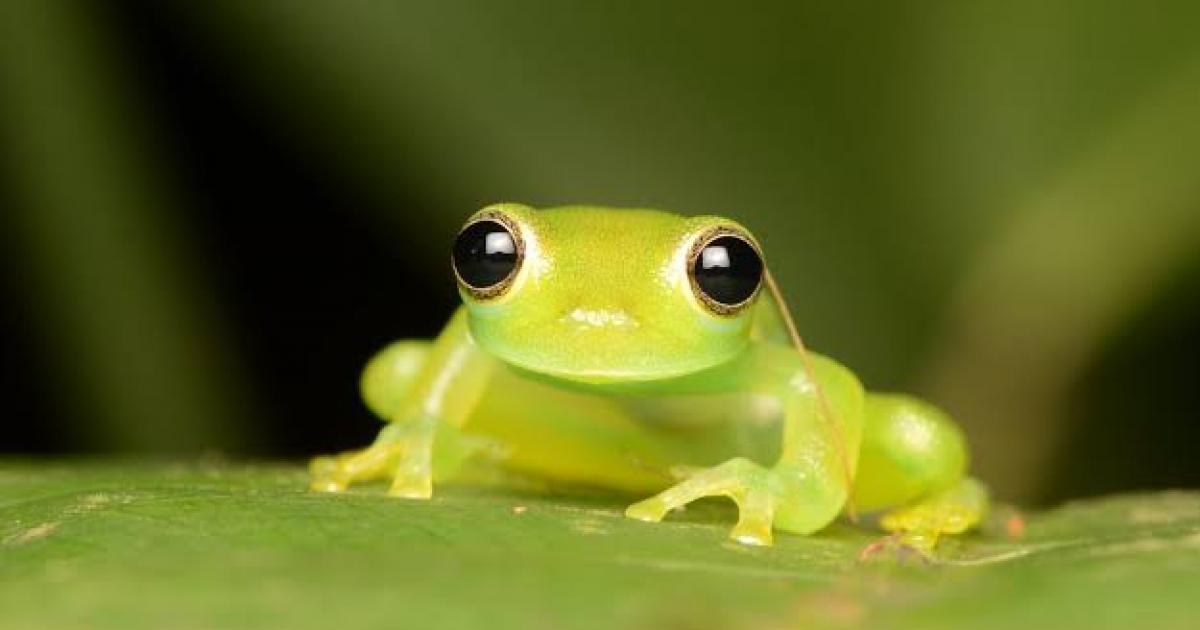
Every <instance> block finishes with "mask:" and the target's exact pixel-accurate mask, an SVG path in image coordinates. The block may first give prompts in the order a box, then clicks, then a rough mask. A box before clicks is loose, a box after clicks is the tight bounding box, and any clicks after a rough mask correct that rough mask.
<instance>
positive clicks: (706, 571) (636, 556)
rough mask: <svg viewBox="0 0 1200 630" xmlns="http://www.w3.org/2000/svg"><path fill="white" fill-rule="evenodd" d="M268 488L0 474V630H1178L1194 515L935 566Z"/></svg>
mask: <svg viewBox="0 0 1200 630" xmlns="http://www.w3.org/2000/svg"><path fill="white" fill-rule="evenodd" d="M305 482H306V475H305V473H304V471H303V470H302V469H300V468H298V467H292V466H268V465H261V466H246V465H229V464H222V463H207V464H204V463H201V464H187V465H184V464H146V463H136V464H129V463H106V462H85V463H79V462H73V463H64V464H55V463H29V462H7V463H3V464H0V626H3V627H22V628H26V627H68V628H69V627H87V628H110V627H111V628H136V627H173V628H179V627H223V628H238V627H245V628H252V627H287V628H306V627H314V628H317V627H321V628H329V627H364V626H389V627H457V626H476V627H489V628H507V627H512V628H528V627H546V628H571V627H580V628H584V627H627V626H633V627H667V628H690V627H712V626H735V627H755V628H760V627H812V626H839V625H854V624H858V623H871V624H873V625H882V626H886V627H921V628H924V627H931V626H964V625H971V626H974V627H978V626H984V627H989V626H996V627H1003V626H1015V625H1023V626H1026V627H1049V626H1051V625H1054V626H1058V627H1076V626H1079V627H1082V626H1090V627H1095V626H1113V627H1115V626H1127V625H1134V624H1136V625H1137V626H1139V627H1146V626H1154V627H1162V626H1176V627H1182V626H1184V625H1187V624H1189V623H1195V621H1196V620H1197V615H1198V612H1197V611H1198V610H1200V609H1198V608H1197V606H1196V601H1195V599H1196V596H1197V594H1200V494H1198V493H1185V492H1164V493H1155V494H1143V495H1131V496H1118V497H1111V498H1104V499H1096V500H1090V501H1085V502H1079V503H1074V504H1070V505H1067V506H1064V507H1061V508H1058V509H1055V510H1051V511H1049V512H1045V513H1042V514H1037V515H1032V516H1030V517H1029V518H1028V522H1027V526H1026V534H1025V536H1024V537H1022V538H1021V539H1019V540H1012V539H1008V538H1007V537H1005V536H1002V535H999V534H995V533H993V534H978V535H974V536H970V537H968V538H966V539H964V540H962V541H957V542H955V541H951V544H948V545H945V547H944V548H943V550H942V552H941V556H940V557H939V559H938V560H937V561H936V562H932V563H925V562H920V561H914V560H912V559H911V558H910V559H909V561H907V562H905V561H898V560H897V557H898V556H897V555H896V554H894V553H891V552H887V553H885V554H884V555H883V556H881V557H877V558H876V560H874V561H872V562H868V563H865V564H864V563H862V562H859V561H858V559H857V558H858V554H859V553H860V551H861V550H862V549H863V547H864V546H866V545H867V544H869V543H870V542H872V541H873V540H876V539H877V538H878V534H877V533H875V532H872V531H870V530H867V529H864V528H859V527H853V526H850V525H837V526H834V527H832V528H830V529H829V530H828V531H826V532H823V533H822V534H820V535H817V536H812V537H807V538H805V537H799V536H791V535H786V534H782V535H779V536H778V537H777V541H776V545H775V546H774V547H770V548H750V547H743V546H739V545H736V544H733V543H731V542H730V541H728V540H727V538H726V536H727V533H728V529H729V527H730V525H731V524H732V518H733V512H732V510H731V509H730V508H729V506H727V505H725V504H723V503H720V502H712V503H705V504H700V505H697V506H696V507H694V508H692V509H689V510H688V511H686V512H685V513H682V514H679V515H676V516H673V517H672V519H671V521H670V522H668V523H663V524H647V523H641V522H636V521H630V520H627V519H625V518H623V516H622V514H621V508H622V506H623V503H622V501H621V500H613V499H609V498H605V497H599V496H574V497H571V498H565V497H554V496H547V495H537V494H529V493H524V492H520V491H515V490H501V489H497V488H482V487H481V488H461V487H460V488H443V489H441V490H440V491H439V494H438V496H437V497H436V498H434V499H433V500H432V501H428V502H414V501H404V500H396V499H390V498H388V497H386V496H383V494H382V492H381V491H380V490H379V489H378V488H365V489H362V490H358V491H354V492H351V493H347V494H342V495H323V494H313V493H309V492H307V491H306V490H305Z"/></svg>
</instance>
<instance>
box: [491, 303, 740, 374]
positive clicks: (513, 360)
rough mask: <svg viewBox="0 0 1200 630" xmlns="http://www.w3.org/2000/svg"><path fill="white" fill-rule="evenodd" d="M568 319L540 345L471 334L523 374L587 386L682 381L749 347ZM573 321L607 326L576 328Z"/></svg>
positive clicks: (602, 315) (586, 315) (575, 315)
mask: <svg viewBox="0 0 1200 630" xmlns="http://www.w3.org/2000/svg"><path fill="white" fill-rule="evenodd" d="M567 317H568V318H570V320H572V321H560V322H559V324H560V325H551V326H547V327H545V328H543V329H541V330H540V332H539V333H538V334H537V339H538V343H508V340H506V339H504V338H501V337H497V336H495V333H494V332H493V333H489V332H485V331H484V330H480V331H478V332H475V331H473V336H474V337H475V340H476V342H477V343H479V344H480V345H481V346H482V347H483V348H484V349H485V350H486V351H487V352H488V354H491V355H492V356H494V357H496V358H497V359H499V360H500V361H502V362H503V363H506V364H508V365H510V366H512V367H514V368H517V369H518V370H520V371H521V372H525V373H529V374H532V375H537V376H541V377H544V378H549V379H555V380H561V381H570V382H574V383H580V384H587V385H602V384H611V383H633V382H649V381H663V380H669V379H674V378H679V377H682V376H687V375H689V374H694V373H697V372H701V371H704V370H707V369H709V368H712V367H714V366H716V365H719V364H721V363H724V362H726V361H728V360H729V359H731V358H732V357H733V356H734V355H736V354H737V353H738V352H740V351H741V350H742V349H743V348H744V347H745V345H744V344H736V345H731V346H730V347H729V348H727V349H725V351H716V350H714V349H713V348H712V347H711V346H709V347H705V348H703V349H699V348H695V347H692V346H691V345H690V344H687V343H686V342H685V341H683V340H681V339H680V338H679V337H678V335H675V334H673V333H674V332H675V331H672V330H661V329H656V328H651V327H649V326H643V325H641V324H639V323H638V322H637V321H636V320H635V319H632V318H627V317H625V316H623V315H622V314H620V313H617V312H612V311H608V312H595V311H577V312H575V311H573V312H572V313H570V314H568V316H567ZM575 319H583V320H591V321H602V322H604V323H603V325H593V324H591V323H588V324H587V325H578V324H577V322H575V321H574V320H575ZM524 336H525V335H522V337H524Z"/></svg>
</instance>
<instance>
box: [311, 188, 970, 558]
mask: <svg viewBox="0 0 1200 630" xmlns="http://www.w3.org/2000/svg"><path fill="white" fill-rule="evenodd" d="M480 212H481V213H483V212H486V213H492V214H495V213H500V214H501V215H502V216H503V217H504V218H506V220H507V221H509V222H510V223H512V224H513V225H515V226H517V228H518V229H519V233H520V236H521V238H522V240H523V242H524V243H523V244H524V261H523V263H522V265H521V267H520V269H519V271H518V272H517V275H516V276H515V278H514V280H513V282H512V284H511V286H510V287H509V288H508V289H507V290H506V291H505V292H503V293H502V294H500V295H497V296H489V297H486V298H477V297H475V296H474V295H473V294H472V292H470V291H468V290H466V289H465V288H462V287H460V294H461V295H462V298H463V302H464V306H463V307H461V308H459V309H458V310H457V311H456V312H455V314H454V316H453V317H452V318H451V319H450V322H449V323H448V324H447V326H446V328H445V329H444V330H443V331H442V333H441V334H440V335H439V336H438V337H437V339H435V340H434V341H432V342H426V341H401V342H397V343H395V344H393V345H391V346H389V347H388V348H386V349H385V350H383V351H382V352H381V353H380V354H379V355H377V356H376V357H375V358H374V359H372V361H371V362H370V364H369V365H368V366H367V369H366V371H365V372H364V375H363V393H364V397H365V398H366V401H367V403H368V405H369V406H370V407H371V409H372V410H373V411H375V412H376V413H377V414H378V415H379V416H380V417H382V418H384V419H386V420H388V421H389V422H390V423H389V424H388V426H387V427H385V428H384V429H383V431H382V432H381V433H380V436H379V438H378V439H377V440H376V442H375V443H374V444H373V445H372V446H370V447H368V448H366V449H364V450H362V451H356V452H352V453H346V454H343V455H340V456H337V457H333V458H319V459H317V460H315V461H314V463H313V474H314V479H313V487H314V489H318V490H325V491H339V490H342V489H344V488H346V486H347V485H349V484H350V483H353V482H356V481H361V480H366V479H375V478H388V479H390V480H391V489H390V493H391V494H393V495H396V496H402V497H409V498H427V497H430V496H431V495H432V492H433V484H434V481H435V480H436V481H438V482H441V481H442V480H450V479H453V478H455V477H458V476H461V475H463V474H465V472H464V471H466V470H468V469H469V468H470V467H469V466H468V464H469V463H478V462H479V461H481V460H484V461H491V462H493V463H498V464H500V465H501V466H503V467H504V468H508V469H511V470H515V471H520V472H522V473H526V474H529V475H533V476H536V477H541V478H545V479H548V480H552V481H556V482H567V483H580V484H587V485H593V486H603V487H608V488H612V489H616V490H621V491H627V492H630V493H645V494H649V493H658V494H655V495H654V496H652V497H651V498H649V499H646V500H643V501H641V502H638V503H635V504H633V505H631V506H630V507H629V508H628V510H627V514H628V515H629V516H630V517H632V518H638V519H642V520H648V521H657V520H660V519H662V518H663V517H664V516H665V515H666V514H667V513H668V512H669V511H670V510H671V509H674V508H678V507H681V506H683V505H684V504H686V503H688V502H690V501H693V500H695V499H698V498H701V497H704V496H713V495H720V496H728V497H730V498H732V499H733V500H734V501H735V502H737V504H738V506H739V515H740V516H739V520H738V523H737V525H736V526H735V527H734V529H733V533H732V536H733V538H734V539H736V540H738V541H740V542H744V543H747V544H770V542H771V536H772V530H773V529H778V530H784V531H788V532H794V533H799V534H807V533H810V532H814V531H816V530H819V529H821V528H822V527H824V526H825V525H827V524H828V523H829V522H830V521H832V520H833V519H835V518H836V517H837V516H838V515H839V514H840V513H841V512H843V511H844V510H846V509H847V508H848V507H850V506H853V508H854V509H855V510H857V511H860V512H868V511H880V510H890V511H889V512H888V513H887V514H886V515H885V516H884V518H883V519H882V521H881V522H882V524H883V526H884V527H885V528H887V529H891V530H895V531H898V532H901V533H903V534H904V535H905V536H906V541H908V542H909V543H910V544H913V545H916V546H921V547H925V548H932V545H933V543H934V542H935V541H936V539H937V537H938V536H939V535H940V534H943V533H957V532H961V531H963V530H965V529H966V528H968V527H970V526H971V525H973V524H974V523H976V522H977V521H978V520H979V518H980V516H981V515H982V514H983V512H984V510H985V509H986V505H987V499H986V493H985V491H984V490H983V487H982V486H981V485H980V484H978V483H977V482H974V481H973V480H970V479H968V478H967V477H966V476H965V475H966V465H967V453H966V445H965V442H964V440H963V438H962V435H961V433H960V431H959V430H958V429H957V427H955V426H954V425H953V423H952V422H951V421H950V420H949V419H948V418H947V417H946V416H945V414H943V413H942V412H940V411H938V410H937V409H935V408H934V407H932V406H930V405H928V404H925V403H922V402H920V401H918V400H915V399H912V398H909V397H904V396H895V395H880V394H871V393H866V392H865V391H864V390H863V387H862V385H861V384H860V383H859V381H858V379H857V378H856V377H855V376H854V374H853V373H852V372H850V371H849V370H848V369H846V368H845V367H843V366H841V365H839V364H838V363H836V362H834V361H832V360H830V359H827V358H825V357H821V356H819V355H815V354H810V355H809V356H810V363H809V367H811V372H810V370H809V369H806V365H805V361H804V357H803V356H802V355H801V354H800V352H798V351H797V349H796V348H795V347H793V346H792V345H791V344H790V343H789V340H788V337H787V334H786V330H785V329H784V328H783V325H782V322H781V320H780V318H779V316H778V311H777V310H776V309H777V306H776V304H775V303H774V301H773V299H772V298H771V297H770V295H769V294H767V293H766V292H763V291H760V292H759V294H758V295H757V296H756V298H755V302H754V303H753V304H751V305H750V306H749V307H747V308H745V309H743V310H741V311H739V312H737V313H734V314H718V313H714V312H713V311H712V310H710V308H709V307H707V306H706V305H705V304H704V303H703V301H702V300H701V299H699V298H698V297H697V294H696V292H695V290H694V287H693V286H692V283H691V280H690V278H689V275H688V272H687V269H688V265H689V264H690V255H691V252H692V251H693V247H694V246H695V244H696V242H697V239H699V238H702V236H703V235H704V234H707V233H711V230H713V229H714V228H731V229H735V230H737V231H739V232H741V233H743V234H746V235H747V236H750V233H749V231H748V230H746V229H745V228H744V227H742V226H740V225H738V224H737V223H735V222H733V221H730V220H728V219H724V218H720V217H713V216H702V217H691V218H687V217H681V216H678V215H674V214H670V213H666V212H660V211H654V210H617V209H611V208H600V207H586V206H578V207H564V208H553V209H548V210H540V211H539V210H534V209H532V208H529V207H526V206H521V205H516V204H500V205H497V206H491V207H489V208H485V209H484V210H482V211H480ZM750 238H753V237H752V236H750ZM810 374H811V375H812V376H815V379H816V381H817V383H816V384H814V383H813V380H812V378H811V376H810ZM816 385H819V388H818V387H817V386H816ZM822 395H823V397H824V401H822V399H821V396H822ZM826 405H827V407H826ZM826 408H827V409H828V413H824V410H825V409H826Z"/></svg>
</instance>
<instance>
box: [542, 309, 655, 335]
mask: <svg viewBox="0 0 1200 630" xmlns="http://www.w3.org/2000/svg"><path fill="white" fill-rule="evenodd" d="M561 321H562V322H564V323H567V324H571V325H574V326H579V327H581V328H607V329H615V330H621V329H633V328H637V327H638V326H639V325H640V324H639V323H638V320H637V318H635V317H634V316H633V315H630V314H629V312H628V311H625V310H624V309H619V308H616V309H614V308H581V307H576V308H573V309H571V310H569V311H567V313H566V314H564V315H563V316H562V319H561Z"/></svg>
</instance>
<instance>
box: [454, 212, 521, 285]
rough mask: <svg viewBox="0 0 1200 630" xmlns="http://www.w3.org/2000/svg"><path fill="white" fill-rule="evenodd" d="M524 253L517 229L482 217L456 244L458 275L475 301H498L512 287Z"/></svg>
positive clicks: (456, 269) (493, 218) (463, 231)
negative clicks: (499, 296) (492, 298)
mask: <svg viewBox="0 0 1200 630" xmlns="http://www.w3.org/2000/svg"><path fill="white" fill-rule="evenodd" d="M524 253H525V252H524V247H523V244H522V242H521V237H520V234H519V232H518V231H517V228H516V226H515V225H512V224H511V223H509V222H508V221H505V220H503V219H502V218H501V217H498V216H497V217H491V216H485V217H481V218H479V219H478V220H476V221H472V222H471V223H468V224H467V226H466V227H464V228H463V229H462V231H461V232H459V233H458V237H457V238H456V239H455V240H454V252H453V258H452V261H453V263H454V275H455V276H457V277H458V281H459V282H460V283H461V284H462V286H463V288H465V289H466V290H467V292H468V293H470V294H471V295H472V296H473V297H475V298H477V299H487V298H490V297H496V296H498V295H500V294H501V293H503V292H504V291H505V290H506V289H508V287H509V285H511V284H512V281H513V278H514V277H515V276H516V275H517V269H519V268H520V266H521V260H522V258H524Z"/></svg>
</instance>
